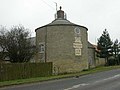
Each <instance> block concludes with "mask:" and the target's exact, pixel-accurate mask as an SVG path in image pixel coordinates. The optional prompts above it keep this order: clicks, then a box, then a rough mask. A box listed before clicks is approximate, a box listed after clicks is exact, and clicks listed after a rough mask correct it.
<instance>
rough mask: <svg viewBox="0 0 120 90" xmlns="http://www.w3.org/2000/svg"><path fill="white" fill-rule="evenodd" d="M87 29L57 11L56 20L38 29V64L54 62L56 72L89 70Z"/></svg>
mask: <svg viewBox="0 0 120 90" xmlns="http://www.w3.org/2000/svg"><path fill="white" fill-rule="evenodd" d="M87 30H88V29H87V28H86V27H84V26H81V25H77V24H74V23H72V22H70V21H69V20H67V16H66V14H65V12H64V11H63V10H62V9H61V7H60V10H58V11H57V13H56V15H55V20H53V21H52V22H51V23H49V24H47V25H45V26H42V27H39V28H37V29H36V30H35V31H36V48H37V54H36V62H53V65H54V72H59V73H63V72H78V71H81V70H83V69H87V68H88V35H87Z"/></svg>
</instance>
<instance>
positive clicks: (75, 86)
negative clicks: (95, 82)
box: [64, 83, 89, 90]
mask: <svg viewBox="0 0 120 90" xmlns="http://www.w3.org/2000/svg"><path fill="white" fill-rule="evenodd" d="M86 85H89V84H85V83H82V84H78V85H74V86H72V87H71V88H67V89H64V90H71V89H75V88H79V87H80V86H86Z"/></svg>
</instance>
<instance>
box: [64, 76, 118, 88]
mask: <svg viewBox="0 0 120 90" xmlns="http://www.w3.org/2000/svg"><path fill="white" fill-rule="evenodd" d="M118 77H120V74H117V75H114V76H113V77H109V78H106V79H102V80H99V81H95V82H93V83H99V82H103V81H107V80H110V79H114V78H118ZM91 84H92V83H91ZM87 85H90V84H89V83H82V84H78V85H74V86H72V87H70V88H67V89H64V90H72V89H75V88H79V87H80V86H87Z"/></svg>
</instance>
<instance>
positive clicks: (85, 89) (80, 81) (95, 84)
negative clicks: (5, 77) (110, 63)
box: [0, 69, 120, 90]
mask: <svg viewBox="0 0 120 90" xmlns="http://www.w3.org/2000/svg"><path fill="white" fill-rule="evenodd" d="M0 90H120V69H116V70H111V71H105V72H99V73H95V74H89V75H85V76H80V77H79V78H76V77H73V78H67V79H60V80H53V81H45V82H40V83H34V84H26V85H15V86H9V87H4V88H0Z"/></svg>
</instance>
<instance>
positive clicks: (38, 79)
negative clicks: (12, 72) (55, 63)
mask: <svg viewBox="0 0 120 90" xmlns="http://www.w3.org/2000/svg"><path fill="white" fill-rule="evenodd" d="M118 68H120V66H107V67H105V66H100V67H96V68H93V69H90V70H83V71H81V72H77V73H70V74H64V75H55V76H49V77H37V78H28V79H19V80H11V81H3V82H0V87H3V86H9V85H17V84H26V83H35V82H42V81H48V80H55V79H61V78H70V77H74V76H82V75H87V74H92V73H96V72H102V71H107V70H113V69H118Z"/></svg>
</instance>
